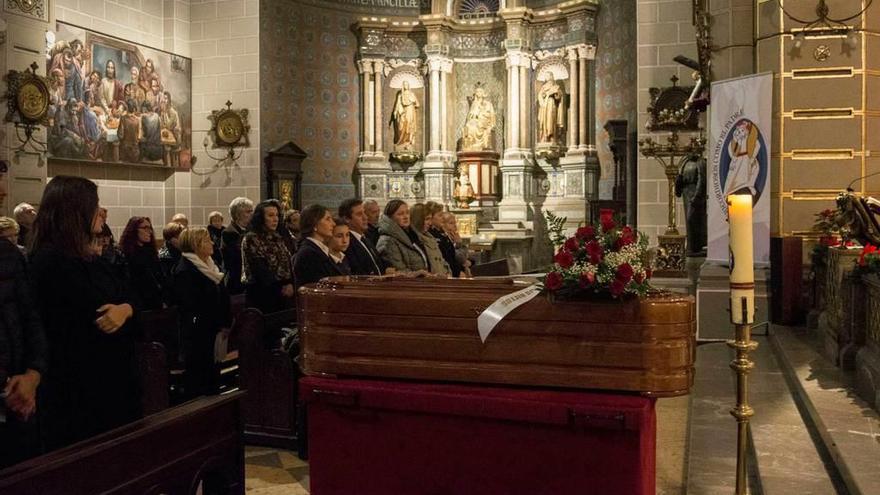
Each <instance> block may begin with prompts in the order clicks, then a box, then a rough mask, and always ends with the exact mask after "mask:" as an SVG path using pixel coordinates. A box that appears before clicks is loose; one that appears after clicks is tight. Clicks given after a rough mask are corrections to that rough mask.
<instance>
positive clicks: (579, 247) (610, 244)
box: [544, 211, 651, 297]
mask: <svg viewBox="0 0 880 495" xmlns="http://www.w3.org/2000/svg"><path fill="white" fill-rule="evenodd" d="M647 250H648V239H647V237H645V236H644V235H642V234H641V233H640V232H638V231H636V230H634V229H633V228H632V227H630V226H620V225H619V224H618V222H616V221H615V220H614V219H613V218H612V216H611V214H610V213H608V212H604V211H603V214H602V216H601V218H600V221H599V222H598V223H597V224H595V225H586V226H584V227H580V228H578V229H577V231H576V232H575V234H574V236H573V237H569V238H567V239H566V240H565V242H564V243H563V244H562V247H561V248H560V249H559V251H557V252H556V255H555V256H554V257H553V262H554V264H553V268H552V269H551V270H550V272H549V273H548V274H547V276H546V277H545V278H544V289H545V290H547V291H548V292H550V293H551V294H554V295H558V296H563V297H565V296H573V295H577V294H582V293H587V294H607V295H610V296H612V297H620V296H622V295H624V294H636V295H639V296H644V295H645V294H646V293H647V292H648V289H649V287H650V286H649V284H648V279H649V278H650V277H651V269H650V267H648V266H646V260H647Z"/></svg>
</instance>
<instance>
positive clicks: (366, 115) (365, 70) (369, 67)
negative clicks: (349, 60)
mask: <svg viewBox="0 0 880 495" xmlns="http://www.w3.org/2000/svg"><path fill="white" fill-rule="evenodd" d="M360 69H361V74H362V75H363V77H362V78H361V87H362V89H363V91H362V99H363V102H364V105H363V115H362V119H363V126H364V134H363V139H364V144H363V148H361V150H362V151H364V152H369V151H370V147H371V146H372V144H373V136H372V133H371V132H370V130H371V128H372V127H373V122H372V119H373V115H372V112H371V111H370V110H371V109H370V96H371V95H370V93H371V91H370V73H371V72H373V64H372V63H371V62H370V61H369V60H362V61H361V62H360Z"/></svg>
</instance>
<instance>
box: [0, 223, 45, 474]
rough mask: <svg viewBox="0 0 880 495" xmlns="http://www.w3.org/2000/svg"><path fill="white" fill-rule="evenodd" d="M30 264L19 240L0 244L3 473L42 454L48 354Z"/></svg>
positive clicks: (0, 457)
mask: <svg viewBox="0 0 880 495" xmlns="http://www.w3.org/2000/svg"><path fill="white" fill-rule="evenodd" d="M3 218H6V217H3ZM8 220H9V221H12V219H8ZM25 264H26V262H25V257H24V254H22V252H21V250H20V249H19V247H18V246H17V245H16V244H15V239H14V238H11V239H10V238H2V239H0V311H2V314H3V318H0V384H3V388H2V392H3V397H4V399H3V400H2V401H0V416H5V421H0V445H2V448H0V469H2V468H4V467H7V466H11V465H12V464H15V463H17V462H21V461H23V460H25V459H28V458H31V457H34V456H36V455H38V454H39V453H40V438H39V431H38V428H37V422H36V420H35V414H36V412H37V410H36V409H37V401H36V396H37V387H38V386H39V385H40V380H41V379H42V377H44V376H45V375H46V368H47V364H48V358H49V355H48V354H49V349H48V347H47V344H46V335H45V333H44V331H43V324H42V322H41V321H40V315H39V314H38V313H37V307H36V305H35V303H34V300H33V298H32V296H31V290H30V285H29V283H28V278H27V269H26V266H25Z"/></svg>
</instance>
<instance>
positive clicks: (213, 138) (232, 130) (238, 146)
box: [202, 101, 251, 171]
mask: <svg viewBox="0 0 880 495" xmlns="http://www.w3.org/2000/svg"><path fill="white" fill-rule="evenodd" d="M248 113H249V112H248V109H247V108H241V109H233V108H232V102H231V101H227V102H226V108H221V109H220V110H214V111H212V112H211V115H209V116H208V119H209V120H210V121H211V129H210V130H209V131H208V132H207V133H206V134H205V139H204V140H203V141H202V146H204V148H205V154H206V155H207V156H208V158H210V159H212V160H214V162H215V163H214V167H213V168H214V169H218V168H221V167H225V168H226V170H227V171H228V170H229V169H230V168H232V167H235V166H238V159H239V158H241V155H242V154H244V148H247V147H248V146H250V140H249V139H248V133H249V132H250V130H251V126H250V124H248ZM209 145H211V147H210V149H225V150H226V154H225V155H222V156H214V155H212V154H211V152H210V151H209V148H208V146H209Z"/></svg>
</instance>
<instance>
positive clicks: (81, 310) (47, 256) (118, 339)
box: [30, 176, 149, 447]
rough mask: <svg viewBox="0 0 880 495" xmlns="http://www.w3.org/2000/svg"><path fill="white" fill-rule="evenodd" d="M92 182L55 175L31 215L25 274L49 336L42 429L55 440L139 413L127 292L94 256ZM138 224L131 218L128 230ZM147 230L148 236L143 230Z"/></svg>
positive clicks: (79, 436) (97, 219) (66, 440)
mask: <svg viewBox="0 0 880 495" xmlns="http://www.w3.org/2000/svg"><path fill="white" fill-rule="evenodd" d="M103 222H104V219H103V216H102V215H100V212H99V209H98V187H97V185H95V183H94V182H92V181H90V180H88V179H83V178H80V177H66V176H56V177H55V178H53V179H52V180H51V181H50V182H49V184H47V185H46V189H45V190H44V192H43V198H42V200H41V201H40V211H39V213H38V214H37V219H36V222H35V223H34V241H33V249H32V250H31V267H30V274H31V282H32V284H33V286H34V296H35V299H36V302H37V308H38V311H39V312H40V316H42V321H43V325H44V326H45V329H46V337H47V340H48V343H49V364H48V372H47V377H46V379H45V380H44V382H43V383H44V385H45V386H46V399H47V400H46V405H47V411H46V415H45V418H46V420H47V427H48V428H47V433H48V439H49V443H50V446H51V447H62V446H65V445H70V444H72V443H74V442H76V441H79V440H83V439H85V438H89V437H91V436H94V435H97V434H99V433H102V432H105V431H107V430H110V429H112V428H115V427H117V426H120V425H123V424H125V423H127V422H129V421H132V420H135V419H137V418H138V417H139V416H140V393H139V390H138V388H139V387H138V380H137V378H136V375H135V372H134V370H135V366H136V364H135V359H134V335H133V333H134V329H133V328H129V327H130V326H131V325H130V324H129V322H130V321H131V317H132V315H133V314H134V307H133V304H132V301H133V298H132V297H131V295H130V294H129V291H128V286H127V284H126V282H125V281H124V280H122V279H121V278H120V277H119V276H118V274H117V272H116V271H115V270H114V269H113V268H112V267H111V266H110V265H109V264H108V263H105V262H103V261H101V260H99V259H98V258H97V256H96V255H95V252H94V248H93V240H94V236H95V235H97V234H98V233H100V232H101V229H102V226H103ZM140 225H148V223H144V222H142V221H135V223H134V230H137V228H138V227H139V226H140ZM148 237H149V236H148Z"/></svg>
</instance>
